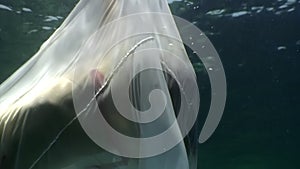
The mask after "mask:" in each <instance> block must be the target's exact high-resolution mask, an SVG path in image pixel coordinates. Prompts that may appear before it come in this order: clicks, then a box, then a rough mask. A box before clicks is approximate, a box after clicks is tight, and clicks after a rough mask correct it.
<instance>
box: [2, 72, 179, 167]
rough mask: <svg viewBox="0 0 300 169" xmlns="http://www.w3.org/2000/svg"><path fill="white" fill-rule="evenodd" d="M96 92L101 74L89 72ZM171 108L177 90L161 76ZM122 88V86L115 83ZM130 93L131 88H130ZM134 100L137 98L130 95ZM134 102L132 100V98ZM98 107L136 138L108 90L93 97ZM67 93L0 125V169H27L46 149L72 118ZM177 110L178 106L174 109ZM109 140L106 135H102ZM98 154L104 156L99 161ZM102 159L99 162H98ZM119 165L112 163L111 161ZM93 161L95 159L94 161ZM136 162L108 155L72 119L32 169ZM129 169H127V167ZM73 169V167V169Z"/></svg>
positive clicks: (176, 99) (136, 129)
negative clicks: (169, 97)
mask: <svg viewBox="0 0 300 169" xmlns="http://www.w3.org/2000/svg"><path fill="white" fill-rule="evenodd" d="M90 76H91V77H92V78H91V79H92V83H94V84H95V86H96V90H97V89H99V88H100V87H101V85H102V84H103V83H104V80H105V78H104V75H103V74H102V73H101V72H100V71H98V70H96V69H95V70H92V71H91V72H90ZM165 78H166V80H167V82H168V87H169V91H170V94H171V97H172V102H173V105H179V103H180V98H179V97H178V95H179V89H178V86H177V85H176V83H174V79H172V78H171V77H170V76H168V75H166V76H165ZM118 85H122V84H118ZM133 90H134V89H133ZM57 92H59V91H57ZM133 97H138V96H133ZM132 99H135V98H132ZM97 100H98V105H99V108H100V110H101V112H102V114H103V116H104V117H105V119H106V120H107V121H108V122H109V123H110V124H111V126H114V128H115V129H116V130H118V131H119V132H121V133H124V134H126V135H129V136H132V137H139V126H138V125H137V124H135V123H133V122H129V121H128V120H126V119H125V118H124V117H122V116H121V115H120V114H119V113H118V112H117V110H116V108H115V107H114V106H113V102H112V99H111V93H110V90H107V89H105V90H104V91H103V92H102V93H101V94H100V95H99V97H98V98H97ZM73 107H74V106H73V100H72V97H71V93H69V94H68V95H67V96H65V99H63V101H62V102H60V103H59V104H52V103H47V102H45V103H41V104H39V105H35V106H32V107H28V108H25V109H20V110H17V111H18V113H17V115H16V116H15V117H14V118H12V119H9V120H7V119H5V120H7V121H6V122H5V123H4V122H3V120H4V119H1V120H2V121H1V122H0V139H1V144H0V146H1V147H0V169H28V168H30V166H31V165H32V164H33V162H34V161H35V160H36V159H37V158H38V157H39V156H40V155H41V153H42V152H43V151H44V150H45V149H46V148H47V147H48V146H49V144H50V142H51V141H52V140H53V139H54V138H55V137H56V136H57V133H59V132H60V131H61V129H63V128H64V127H65V126H66V124H67V123H68V122H70V121H71V120H72V119H73V118H74V117H75V115H76V113H75V111H74V108H73ZM175 109H178V106H177V107H175ZM106 137H109V136H106ZM101 153H105V156H106V158H103V155H101ZM101 157H102V160H101ZM114 158H117V159H118V161H119V162H116V163H114V164H113V159H114ZM96 159H97V160H96ZM137 162H138V161H137V160H131V161H130V162H128V159H126V158H120V157H118V156H116V155H113V154H110V153H108V152H106V151H104V150H103V149H101V148H100V147H99V146H98V145H96V144H95V143H94V142H93V141H92V140H91V139H90V138H89V137H88V136H87V134H86V133H85V132H84V131H83V129H82V127H81V125H80V124H79V122H78V120H75V121H74V122H73V123H72V124H71V125H70V126H69V127H68V128H66V130H64V132H63V134H62V135H61V136H60V137H59V138H58V139H57V141H56V142H55V143H54V144H53V146H51V148H50V149H49V151H47V153H46V154H45V155H44V156H43V157H42V158H41V159H40V160H39V162H38V163H37V164H36V165H35V167H34V168H33V169H45V168H47V167H48V168H49V169H63V168H66V167H67V168H66V169H69V168H68V166H71V167H70V169H72V164H78V163H80V165H79V166H80V167H79V168H90V169H92V168H95V169H96V168H103V167H104V166H105V167H104V168H106V169H107V168H115V165H116V164H119V165H127V164H128V163H129V164H130V165H131V166H134V165H137ZM129 168H130V167H129ZM74 169H75V168H74Z"/></svg>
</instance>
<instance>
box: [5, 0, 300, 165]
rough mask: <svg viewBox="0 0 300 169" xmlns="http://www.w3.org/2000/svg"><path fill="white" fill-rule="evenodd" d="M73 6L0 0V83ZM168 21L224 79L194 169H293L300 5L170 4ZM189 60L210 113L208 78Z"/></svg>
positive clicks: (286, 1)
mask: <svg viewBox="0 0 300 169" xmlns="http://www.w3.org/2000/svg"><path fill="white" fill-rule="evenodd" d="M76 2H77V1H75V0H66V1H59V0H51V1H50V0H47V1H46V0H31V1H24V0H18V1H9V0H0V82H3V81H4V80H5V79H6V78H7V77H9V75H11V74H12V73H13V72H14V71H15V70H16V69H17V68H18V67H20V66H21V65H22V64H24V62H25V61H26V60H28V59H29V58H30V57H31V56H32V55H33V54H34V53H35V52H36V51H37V50H38V49H39V47H40V45H41V44H42V42H44V41H45V40H46V39H47V38H48V37H49V36H50V35H51V34H52V33H53V32H54V31H55V29H56V28H57V27H58V26H59V25H60V24H61V23H62V21H63V20H64V18H65V17H66V16H67V14H68V13H69V12H70V10H71V9H72V8H73V7H74V5H75V4H76ZM170 7H171V9H172V11H173V13H174V14H175V15H177V16H180V17H183V18H185V19H187V20H189V21H190V22H193V23H194V24H195V25H196V26H197V27H198V28H199V29H201V30H202V31H204V32H205V34H206V35H207V36H208V37H209V39H210V40H211V41H212V43H213V45H214V46H215V48H216V50H217V51H218V53H219V55H220V58H221V60H222V62H223V66H224V69H225V72H226V77H227V83H228V98H227V104H226V108H225V112H224V116H223V118H222V121H221V123H220V125H219V127H218V128H217V130H216V132H215V133H214V135H213V136H212V137H211V138H210V139H209V140H208V141H207V142H205V143H204V144H200V145H199V151H198V152H199V157H198V163H199V164H198V168H199V169H282V168H288V169H298V168H300V164H299V151H300V136H299V134H300V114H299V113H300V106H299V105H300V104H299V100H300V99H299V95H300V90H299V86H300V75H299V73H300V70H299V69H300V67H299V64H300V31H299V30H300V20H299V18H300V9H299V8H300V1H299V0H277V1H276V0H265V1H263V2H262V1H259V0H248V1H247V0H245V1H242V0H237V1H231V0H215V1H209V0H198V1H196V0H188V1H174V2H171V1H170ZM194 57H195V56H192V54H191V60H192V61H193V64H194V66H195V70H196V71H197V75H198V82H199V86H200V92H201V99H202V98H203V99H202V101H201V106H202V107H201V111H200V115H199V123H200V126H201V125H202V124H203V122H204V120H205V117H206V114H205V113H206V112H207V109H208V107H209V105H208V100H209V98H210V96H209V84H208V82H207V74H206V72H205V70H203V68H202V67H201V63H199V61H197V60H196V59H195V58H194Z"/></svg>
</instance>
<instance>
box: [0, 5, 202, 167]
mask: <svg viewBox="0 0 300 169" xmlns="http://www.w3.org/2000/svg"><path fill="white" fill-rule="evenodd" d="M174 54H175V55H174ZM187 69H192V66H191V64H190V62H189V59H188V56H187V54H186V52H185V49H184V46H183V44H182V42H181V38H180V35H179V33H178V30H177V28H176V24H175V22H174V20H173V18H172V16H171V12H170V10H169V7H168V3H167V1H166V0H81V1H80V2H79V3H78V4H77V6H76V7H75V8H74V10H73V11H72V12H71V13H70V15H69V16H68V17H67V18H66V20H65V21H64V22H63V24H62V25H61V26H60V27H59V28H58V29H57V30H56V31H55V32H54V34H53V35H52V36H51V37H50V38H49V39H48V40H47V41H46V42H45V43H44V44H43V45H42V46H41V48H40V50H39V51H38V52H37V53H36V54H35V55H34V56H33V57H32V58H31V59H30V60H29V61H28V62H27V63H26V64H24V65H23V66H22V67H21V68H19V69H18V70H17V71H16V72H15V73H14V74H13V75H12V76H11V77H10V78H8V79H7V80H6V81H5V82H4V83H3V84H1V86H0V139H1V142H0V168H1V169H39V168H40V169H47V168H48V169H81V168H82V169H85V168H88V169H94V168H95V169H96V168H124V169H150V168H157V169H158V168H159V169H188V168H196V161H197V160H196V153H195V152H196V151H197V150H196V147H195V145H194V140H193V138H194V136H193V133H191V135H192V136H189V137H190V138H187V139H185V140H183V137H184V136H185V134H184V133H185V131H182V129H181V127H180V124H177V122H176V118H177V116H180V118H182V119H183V124H188V123H192V122H191V121H189V120H188V119H187V118H185V116H184V115H178V112H179V109H181V108H182V107H184V106H182V105H189V103H190V102H191V99H190V98H189V97H186V95H188V94H189V93H190V92H189V91H184V89H185V88H189V87H190V86H189V85H191V83H190V82H191V79H193V78H195V74H193V73H192V74H191V73H190V72H189V71H186V70H187ZM192 87H193V86H192ZM156 89H158V90H156ZM152 91H154V92H152ZM151 92H152V93H151ZM161 92H163V94H162V93H161ZM123 93H124V94H123ZM126 93H127V94H126ZM150 93H151V94H152V95H149V94H150ZM155 96H157V97H155ZM151 97H152V98H158V99H152V100H151ZM182 102H184V103H186V104H182ZM152 104H158V105H159V106H158V107H163V109H162V111H161V110H160V109H158V108H157V107H155V106H152ZM180 105H181V106H182V107H181V106H180ZM187 107H189V106H187ZM124 110H125V115H124V114H120V112H121V111H124ZM148 110H149V111H148ZM150 110H152V111H154V112H158V113H157V114H154V115H152V114H151V111H150ZM185 110H189V108H187V109H185ZM147 111H148V115H147V114H145V112H146V113H147ZM160 111H161V112H160ZM149 112H150V114H149ZM141 113H144V114H141ZM160 113H161V114H160ZM184 113H186V114H188V113H189V112H188V111H186V112H184ZM99 114H102V115H101V116H100V115H99ZM125 116H126V117H125ZM181 116H182V117H181ZM101 117H104V119H105V120H103V119H102V120H103V121H102V122H101V121H99V119H101ZM195 118H196V117H195ZM106 122H107V124H109V125H111V126H113V129H114V130H113V131H117V132H119V133H123V134H124V135H127V136H128V137H133V138H147V137H151V136H154V135H158V134H159V133H163V132H164V131H165V130H167V129H170V132H169V133H170V134H169V135H168V136H170V137H171V141H170V140H161V143H159V144H157V145H160V146H161V148H157V147H156V148H155V147H153V145H146V144H145V143H143V142H139V139H135V140H137V141H136V142H128V144H127V143H126V144H125V143H124V140H121V139H116V137H115V135H114V134H112V133H111V131H110V129H107V128H105V127H104V126H105V125H107V124H106ZM174 122H175V123H174ZM92 124H93V125H92ZM173 124H174V125H173ZM170 126H173V127H170ZM94 128H95V129H94ZM104 128H105V129H104ZM98 129H100V130H101V131H99V132H100V137H97V136H95V137H93V132H97V130H98ZM173 139H179V140H181V141H178V143H177V144H176V145H175V146H173V147H168V146H169V141H170V142H172V140H173ZM100 143H101V144H102V143H103V144H105V145H108V146H104V147H101V146H99V144H100ZM108 143H109V144H108ZM164 146H165V147H164ZM154 149H161V151H162V153H158V154H157V155H155V151H154ZM164 149H166V151H164ZM109 150H111V151H109ZM148 152H151V153H148ZM125 153H128V154H129V155H128V156H127V155H126V154H125ZM139 156H141V158H138V157H139Z"/></svg>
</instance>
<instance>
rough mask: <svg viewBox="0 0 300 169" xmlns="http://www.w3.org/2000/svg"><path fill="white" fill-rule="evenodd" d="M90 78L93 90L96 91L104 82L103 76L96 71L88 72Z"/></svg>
mask: <svg viewBox="0 0 300 169" xmlns="http://www.w3.org/2000/svg"><path fill="white" fill-rule="evenodd" d="M90 76H91V77H92V82H93V85H94V86H95V89H96V90H98V89H100V87H101V86H102V85H103V84H104V80H105V77H104V74H103V73H102V72H100V71H99V70H97V69H93V70H92V71H91V72H90Z"/></svg>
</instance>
